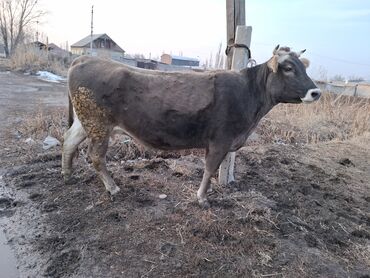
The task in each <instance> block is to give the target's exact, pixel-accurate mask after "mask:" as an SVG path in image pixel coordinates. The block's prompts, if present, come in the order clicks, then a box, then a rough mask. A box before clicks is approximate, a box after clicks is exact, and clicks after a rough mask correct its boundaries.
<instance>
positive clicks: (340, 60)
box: [310, 51, 370, 67]
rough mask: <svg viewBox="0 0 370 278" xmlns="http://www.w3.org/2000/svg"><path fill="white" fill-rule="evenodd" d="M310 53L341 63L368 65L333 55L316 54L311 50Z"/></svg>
mask: <svg viewBox="0 0 370 278" xmlns="http://www.w3.org/2000/svg"><path fill="white" fill-rule="evenodd" d="M310 54H312V55H314V56H317V57H321V58H325V59H329V60H333V61H337V62H341V63H346V64H352V65H358V66H365V67H370V64H366V63H359V62H353V61H348V60H344V59H340V58H333V57H329V56H325V55H321V54H317V53H315V52H312V51H310Z"/></svg>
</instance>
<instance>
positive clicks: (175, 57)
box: [171, 55, 199, 62]
mask: <svg viewBox="0 0 370 278" xmlns="http://www.w3.org/2000/svg"><path fill="white" fill-rule="evenodd" d="M171 57H172V59H175V60H182V61H193V62H199V60H198V59H196V58H190V57H184V56H175V55H171Z"/></svg>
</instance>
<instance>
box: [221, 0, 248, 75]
mask: <svg viewBox="0 0 370 278" xmlns="http://www.w3.org/2000/svg"><path fill="white" fill-rule="evenodd" d="M226 24H227V25H226V26H227V31H226V32H227V41H226V43H227V49H228V50H229V51H228V53H227V54H226V55H227V69H231V63H232V58H233V54H234V48H233V47H230V46H231V45H233V44H234V43H235V33H236V27H237V26H238V25H245V0H226Z"/></svg>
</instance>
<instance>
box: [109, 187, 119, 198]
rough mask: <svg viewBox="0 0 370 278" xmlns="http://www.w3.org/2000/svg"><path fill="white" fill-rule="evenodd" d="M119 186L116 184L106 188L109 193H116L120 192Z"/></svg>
mask: <svg viewBox="0 0 370 278" xmlns="http://www.w3.org/2000/svg"><path fill="white" fill-rule="evenodd" d="M120 190H121V189H120V188H119V187H118V186H115V187H112V188H109V189H108V192H109V194H110V195H112V196H113V195H116V194H117V193H118V192H120Z"/></svg>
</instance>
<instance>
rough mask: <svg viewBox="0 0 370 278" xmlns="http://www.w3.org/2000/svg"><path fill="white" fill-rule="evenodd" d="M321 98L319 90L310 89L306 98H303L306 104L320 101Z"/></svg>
mask: <svg viewBox="0 0 370 278" xmlns="http://www.w3.org/2000/svg"><path fill="white" fill-rule="evenodd" d="M320 96H321V90H320V89H318V88H315V89H309V90H308V91H307V93H306V95H305V97H304V98H301V100H302V102H304V103H311V102H314V101H316V100H318V99H319V98H320Z"/></svg>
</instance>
